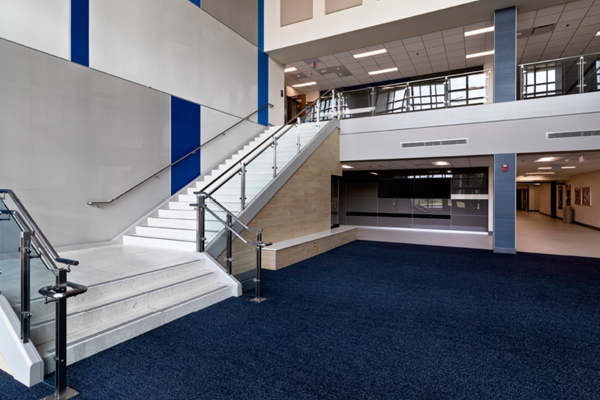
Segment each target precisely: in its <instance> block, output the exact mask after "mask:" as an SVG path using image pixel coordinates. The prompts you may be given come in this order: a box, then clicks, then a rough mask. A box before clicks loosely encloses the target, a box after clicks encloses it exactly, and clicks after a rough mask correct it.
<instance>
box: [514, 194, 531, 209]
mask: <svg viewBox="0 0 600 400" xmlns="http://www.w3.org/2000/svg"><path fill="white" fill-rule="evenodd" d="M517 210H518V211H529V189H517Z"/></svg>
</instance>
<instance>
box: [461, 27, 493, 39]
mask: <svg viewBox="0 0 600 400" xmlns="http://www.w3.org/2000/svg"><path fill="white" fill-rule="evenodd" d="M488 32H494V27H493V26H488V27H487V28H482V29H475V30H473V31H469V32H465V37H466V36H475V35H481V34H482V33H488Z"/></svg>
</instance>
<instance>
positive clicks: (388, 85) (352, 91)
mask: <svg viewBox="0 0 600 400" xmlns="http://www.w3.org/2000/svg"><path fill="white" fill-rule="evenodd" d="M486 72H492V70H491V69H483V70H481V71H473V72H465V73H462V74H454V75H444V76H438V77H436V78H427V79H419V80H417V81H406V82H398V83H391V84H387V85H379V86H369V87H366V88H362V89H355V90H348V91H344V92H343V94H346V93H354V92H361V91H364V90H367V89H377V88H384V87H389V88H390V89H394V86H400V85H406V86H410V85H412V84H415V83H422V82H429V81H437V80H440V79H448V78H457V77H460V76H469V75H478V74H482V73H486Z"/></svg>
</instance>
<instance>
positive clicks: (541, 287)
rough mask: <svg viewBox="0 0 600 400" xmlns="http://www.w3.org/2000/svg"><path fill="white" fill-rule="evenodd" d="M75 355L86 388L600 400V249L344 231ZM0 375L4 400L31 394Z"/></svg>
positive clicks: (181, 393)
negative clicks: (462, 244) (328, 247)
mask: <svg viewBox="0 0 600 400" xmlns="http://www.w3.org/2000/svg"><path fill="white" fill-rule="evenodd" d="M264 282H265V295H266V297H267V298H268V300H267V301H266V302H264V303H262V304H254V303H250V302H249V301H248V298H239V299H229V300H227V301H224V302H222V303H219V304H217V305H215V306H212V307H209V308H208V309H205V310H202V311H200V312H198V313H195V314H192V315H189V316H187V317H184V318H182V319H179V320H177V321H175V322H173V323H171V324H169V325H166V326H163V327H161V328H159V329H156V330H154V331H152V332H149V333H147V334H145V335H143V336H140V337H138V338H136V339H133V340H130V341H129V342H126V343H123V344H121V345H119V346H116V347H114V348H112V349H109V350H107V351H105V352H103V353H101V354H98V355H96V356H93V357H91V358H89V359H86V360H84V361H82V362H79V363H77V364H75V365H73V366H71V367H70V369H69V384H70V385H71V386H73V387H74V388H76V389H78V390H81V391H82V392H83V393H82V395H81V396H80V397H78V398H80V399H82V400H83V399H261V400H262V399H453V400H455V399H470V400H472V399H545V400H546V399H599V398H600V260H598V259H590V258H577V257H561V256H546V255H539V254H526V253H521V254H518V255H517V256H510V255H494V254H492V253H491V252H489V251H484V250H467V249H456V248H444V247H428V246H415V245H403V244H394V243H378V242H360V241H359V242H354V243H351V244H348V245H346V246H343V247H341V248H338V249H335V250H332V251H330V252H328V253H325V254H322V255H320V256H318V257H315V258H313V259H311V260H307V261H305V262H301V263H298V264H296V265H294V266H291V267H288V268H285V269H283V270H281V271H277V272H270V271H265V273H264ZM51 392H52V388H51V387H49V386H45V385H43V384H42V385H38V386H37V387H35V388H32V389H27V388H24V387H22V386H21V385H20V384H18V383H16V382H15V381H13V380H12V378H10V377H9V376H7V375H5V374H4V373H0V398H2V399H39V398H41V397H42V396H45V395H48V394H50V393H51Z"/></svg>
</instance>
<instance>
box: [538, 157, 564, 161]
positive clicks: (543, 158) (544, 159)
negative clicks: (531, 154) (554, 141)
mask: <svg viewBox="0 0 600 400" xmlns="http://www.w3.org/2000/svg"><path fill="white" fill-rule="evenodd" d="M560 159H561V157H542V158H538V159H537V160H535V161H534V162H553V161H556V160H560Z"/></svg>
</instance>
